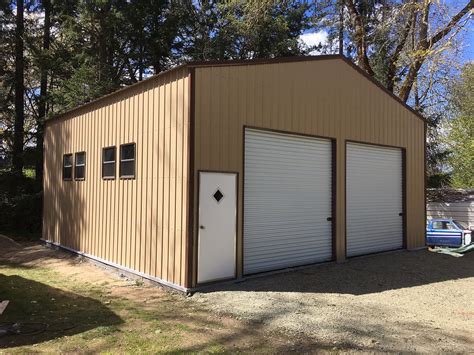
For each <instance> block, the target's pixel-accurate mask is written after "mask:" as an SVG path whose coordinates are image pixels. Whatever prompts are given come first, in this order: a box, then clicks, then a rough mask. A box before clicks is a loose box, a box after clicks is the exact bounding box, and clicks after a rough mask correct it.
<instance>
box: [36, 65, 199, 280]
mask: <svg viewBox="0 0 474 355" xmlns="http://www.w3.org/2000/svg"><path fill="white" fill-rule="evenodd" d="M189 95H190V79H189V69H187V68H183V69H180V70H174V71H171V72H169V73H166V74H164V75H160V76H158V77H155V78H153V79H151V80H149V81H147V82H144V83H141V84H140V85H137V86H134V87H131V88H128V89H126V90H123V91H121V92H119V93H117V94H114V95H111V96H108V97H105V98H103V99H101V100H99V101H97V102H95V103H92V104H90V105H86V106H84V107H82V108H80V109H78V110H74V111H72V112H71V113H68V114H66V115H65V116H64V117H63V118H59V119H55V120H52V121H51V122H48V123H47V125H46V133H45V163H44V164H45V180H44V224H43V239H45V240H48V241H52V242H55V243H59V244H61V245H63V246H66V247H69V248H72V249H74V250H77V251H81V252H84V253H87V254H90V255H93V256H95V257H98V258H101V259H104V260H107V261H109V262H112V263H115V264H118V265H121V266H124V267H126V268H129V269H132V270H135V271H138V272H142V273H145V274H148V275H151V276H154V277H157V278H160V279H162V280H165V281H168V282H171V283H173V284H176V285H184V284H185V276H186V275H185V265H186V235H187V223H188V222H187V219H188V216H187V211H188V209H187V197H188V171H189V170H188V169H189V168H188V164H189V159H188V158H189V157H188V149H189V145H188V142H189V124H188V123H189V99H190V96H189ZM129 142H135V143H136V178H135V179H133V180H122V179H120V178H119V177H118V165H119V164H118V159H119V145H120V144H124V143H129ZM108 146H116V147H117V166H116V168H117V170H116V172H117V175H116V179H115V180H103V179H102V176H101V169H102V148H103V147H108ZM80 151H85V152H86V179H85V181H63V180H62V174H61V169H62V157H63V154H65V153H75V152H80Z"/></svg>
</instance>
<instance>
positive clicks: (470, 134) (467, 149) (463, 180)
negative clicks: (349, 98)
mask: <svg viewBox="0 0 474 355" xmlns="http://www.w3.org/2000/svg"><path fill="white" fill-rule="evenodd" d="M473 93H474V63H473V62H470V63H468V64H466V65H465V66H464V67H463V69H462V72H461V76H460V78H459V79H458V80H457V81H456V82H455V83H454V85H453V87H452V97H451V109H452V112H453V118H452V120H450V122H449V133H448V136H447V140H446V143H447V146H448V147H449V150H450V153H451V154H450V155H449V158H448V162H449V164H450V166H451V173H452V186H453V187H458V188H474V97H473Z"/></svg>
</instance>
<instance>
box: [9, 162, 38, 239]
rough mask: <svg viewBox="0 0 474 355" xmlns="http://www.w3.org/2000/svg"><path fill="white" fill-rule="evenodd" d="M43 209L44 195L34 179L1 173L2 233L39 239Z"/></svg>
mask: <svg viewBox="0 0 474 355" xmlns="http://www.w3.org/2000/svg"><path fill="white" fill-rule="evenodd" d="M42 208H43V193H42V191H41V186H39V185H38V184H37V183H36V182H35V180H34V179H32V178H28V177H24V176H18V175H15V174H13V173H11V172H10V171H0V230H1V231H3V232H5V233H8V234H10V233H12V234H13V235H15V236H22V235H23V237H24V236H29V237H34V238H37V236H38V235H39V234H40V233H41V221H42ZM23 239H24V238H23Z"/></svg>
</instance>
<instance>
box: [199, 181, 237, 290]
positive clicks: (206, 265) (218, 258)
mask: <svg viewBox="0 0 474 355" xmlns="http://www.w3.org/2000/svg"><path fill="white" fill-rule="evenodd" d="M199 181H200V183H199V220H198V223H199V224H198V228H199V234H198V235H199V237H198V282H199V283H202V282H209V281H215V280H222V279H227V278H233V277H235V252H236V250H235V248H236V223H237V220H236V217H237V196H236V184H237V175H236V174H233V173H211V172H201V173H199Z"/></svg>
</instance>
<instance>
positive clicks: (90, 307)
mask: <svg viewBox="0 0 474 355" xmlns="http://www.w3.org/2000/svg"><path fill="white" fill-rule="evenodd" d="M0 300H10V304H9V305H8V307H7V309H6V310H5V312H4V313H3V315H1V316H0V322H1V323H17V322H18V323H37V324H36V325H35V328H36V327H37V328H39V329H42V328H44V330H42V331H40V332H37V333H36V334H35V333H34V332H33V334H30V335H26V334H25V335H20V334H9V335H6V336H3V337H0V349H5V348H9V347H15V346H21V345H32V344H37V343H41V342H44V341H48V340H53V339H56V338H59V337H62V336H66V335H74V334H79V333H82V332H85V331H88V330H91V329H94V328H97V327H101V326H112V325H118V324H121V323H123V321H122V319H121V318H120V317H119V316H117V315H116V314H115V313H114V312H112V311H111V310H109V309H108V308H107V307H106V306H105V305H103V304H102V303H101V302H99V301H97V300H95V299H93V298H89V297H84V296H80V295H77V294H75V293H71V292H67V291H64V290H60V289H58V288H54V287H51V286H48V285H45V284H43V283H39V282H36V281H32V280H28V279H25V278H23V277H20V276H16V275H14V276H5V275H2V274H0Z"/></svg>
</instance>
